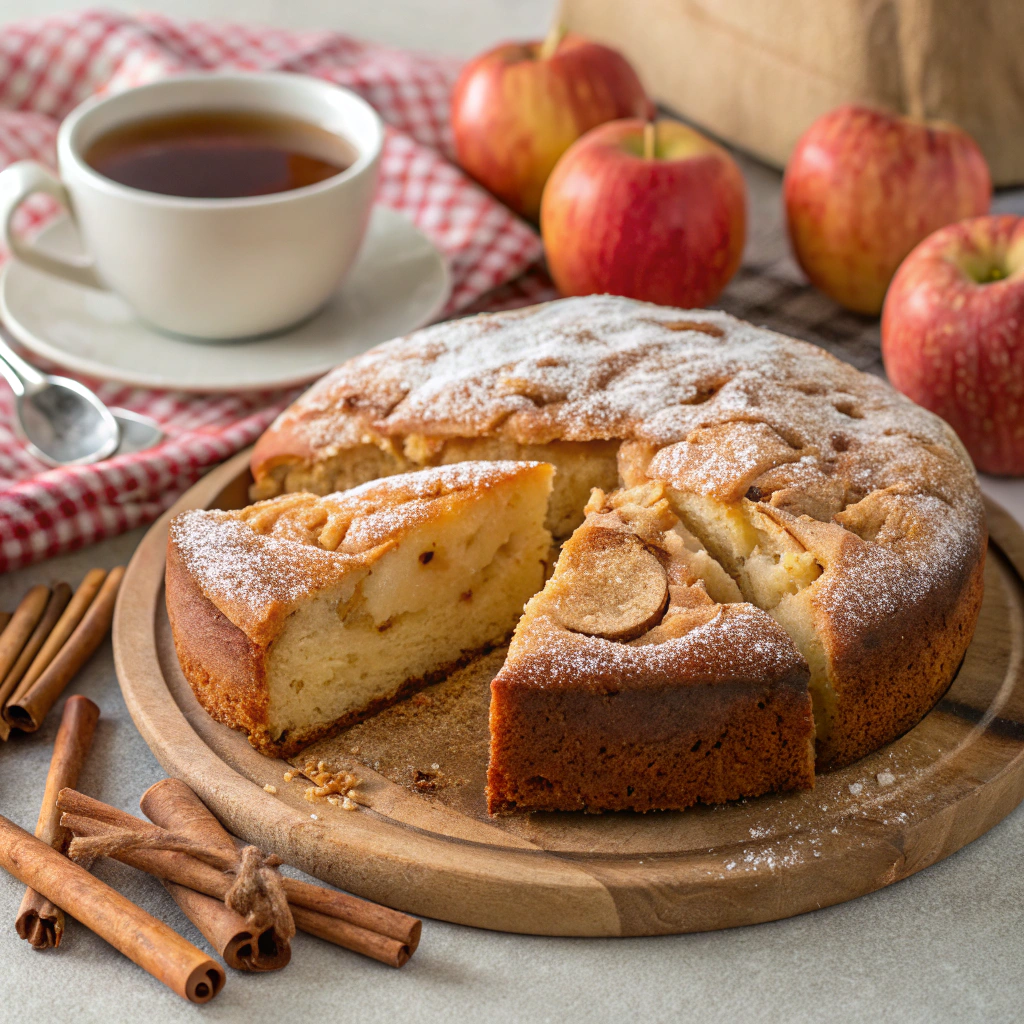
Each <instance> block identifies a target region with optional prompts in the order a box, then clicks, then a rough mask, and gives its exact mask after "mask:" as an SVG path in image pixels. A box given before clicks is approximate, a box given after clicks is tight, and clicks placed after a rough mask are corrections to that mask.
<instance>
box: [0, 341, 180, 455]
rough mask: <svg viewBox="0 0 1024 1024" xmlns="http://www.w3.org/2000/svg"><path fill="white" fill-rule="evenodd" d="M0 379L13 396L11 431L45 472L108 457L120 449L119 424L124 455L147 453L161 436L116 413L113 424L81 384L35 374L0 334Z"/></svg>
mask: <svg viewBox="0 0 1024 1024" xmlns="http://www.w3.org/2000/svg"><path fill="white" fill-rule="evenodd" d="M0 376H3V377H5V378H6V379H7V383H8V384H10V386H11V389H12V390H13V391H14V396H15V403H14V405H15V415H16V420H17V426H18V430H19V432H20V433H21V435H22V436H23V437H24V438H25V441H26V442H27V446H28V449H29V451H31V452H32V454H33V455H35V456H36V458H38V459H39V460H40V461H42V462H45V463H46V464H47V465H49V466H83V465H88V464H90V463H93V462H99V461H100V460H101V459H105V458H107V457H108V456H110V455H113V454H114V452H115V451H117V450H118V446H119V445H121V443H122V427H121V423H123V424H124V427H125V434H126V435H127V436H126V438H125V439H126V440H128V441H129V444H128V446H127V450H129V451H141V450H142V449H144V448H148V447H150V446H151V445H152V444H155V443H156V442H157V441H159V440H160V438H161V437H162V436H163V431H161V430H160V428H159V427H158V426H157V425H156V424H155V423H153V421H152V420H149V419H148V418H147V417H144V416H143V417H140V416H137V415H136V414H135V413H129V412H127V411H126V410H119V412H120V414H121V421H120V423H119V421H118V418H117V417H115V416H114V414H113V413H111V411H110V410H109V409H108V408H107V407H106V406H105V405H104V404H103V403H102V402H101V401H100V400H99V398H97V396H96V395H95V394H94V393H93V392H92V391H90V390H89V388H87V387H85V385H84V384H79V382H78V381H76V380H71V379H70V378H69V377H55V376H52V375H51V374H47V373H40V371H39V370H37V369H36V368H35V367H34V366H31V365H30V364H29V363H26V362H25V360H24V359H22V358H21V357H20V356H19V355H18V354H17V353H16V352H15V351H14V350H13V349H12V348H11V347H10V345H9V344H8V343H7V341H6V338H5V337H4V332H0ZM147 442H148V443H147Z"/></svg>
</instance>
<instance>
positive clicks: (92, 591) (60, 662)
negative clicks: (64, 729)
mask: <svg viewBox="0 0 1024 1024" xmlns="http://www.w3.org/2000/svg"><path fill="white" fill-rule="evenodd" d="M122 576H124V566H118V567H117V568H115V569H111V570H110V572H107V571H106V569H92V570H90V571H89V572H88V573H86V576H85V579H84V580H82V582H81V584H80V585H79V587H78V589H77V590H76V591H75V592H74V594H72V593H71V587H69V586H68V584H67V583H56V584H54V586H53V587H52V588H51V587H46V586H42V585H40V586H36V587H33V588H32V589H31V590H30V591H29V592H28V593H27V594H26V595H25V596H24V598H22V600H21V603H20V604H19V605H18V607H17V609H16V610H15V612H14V613H13V614H9V613H7V612H3V613H0V740H6V739H7V738H8V737H9V736H10V734H11V730H12V729H21V730H22V731H23V732H34V731H35V730H36V729H38V728H39V726H40V725H42V722H43V719H44V718H45V717H46V715H47V712H49V710H50V708H52V707H53V705H54V703H55V702H56V700H57V698H58V697H59V696H60V695H61V694H62V693H63V692H64V688H65V687H66V686H67V685H68V683H69V682H70V681H71V679H72V678H73V677H74V676H75V674H76V673H77V672H78V670H79V669H80V668H81V667H82V666H83V665H84V664H85V663H86V661H88V659H89V657H90V656H91V655H92V653H93V651H95V650H96V648H97V647H99V645H100V643H101V642H102V641H103V638H104V637H105V636H106V635H107V632H108V630H109V629H110V623H111V621H112V620H113V617H114V604H115V602H116V601H117V591H118V588H119V587H120V586H121V578H122Z"/></svg>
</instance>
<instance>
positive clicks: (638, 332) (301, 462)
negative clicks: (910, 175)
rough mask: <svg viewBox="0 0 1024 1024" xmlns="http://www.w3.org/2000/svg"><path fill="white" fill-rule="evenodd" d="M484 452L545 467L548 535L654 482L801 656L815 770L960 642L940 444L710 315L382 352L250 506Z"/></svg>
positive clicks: (955, 481) (961, 548) (569, 314)
mask: <svg viewBox="0 0 1024 1024" xmlns="http://www.w3.org/2000/svg"><path fill="white" fill-rule="evenodd" d="M490 459H529V460H537V461H543V462H547V463H550V464H551V465H552V466H554V468H555V471H556V472H555V478H554V490H553V493H552V496H551V502H550V504H549V508H548V515H547V527H548V529H549V530H550V531H551V533H552V534H553V536H554V537H555V539H556V540H557V541H564V540H565V539H566V538H567V537H569V536H570V535H571V534H572V532H573V530H575V529H576V528H577V527H578V526H579V525H580V524H581V523H582V522H583V518H584V507H585V506H586V505H587V501H588V500H589V496H590V492H591V489H592V488H595V487H596V488H599V489H600V490H602V491H604V492H611V491H613V490H614V489H615V488H617V487H623V486H624V487H629V488H633V487H637V486H641V485H644V484H646V483H658V484H661V485H663V486H664V488H665V490H664V495H665V498H666V500H667V501H668V502H669V505H670V507H671V510H672V513H673V514H674V515H675V516H677V517H678V519H679V520H680V521H681V523H682V524H683V526H684V527H685V529H686V530H687V531H688V532H689V533H690V534H692V535H693V536H694V537H696V538H697V539H698V540H699V542H700V544H701V545H702V548H703V550H704V551H705V552H706V554H707V557H708V558H710V559H712V560H713V561H714V562H715V563H716V564H717V565H718V566H720V567H721V569H722V570H723V572H724V574H725V575H726V576H727V577H728V578H729V579H730V580H731V581H732V583H733V584H734V585H735V587H736V588H737V589H738V591H739V593H740V595H741V596H742V598H743V600H744V602H746V603H747V604H749V605H753V606H755V607H757V608H758V609H760V610H762V611H763V612H765V613H766V614H767V615H768V616H770V617H771V618H772V619H773V620H774V621H775V622H776V623H778V625H779V626H781V627H782V628H783V629H784V630H785V631H786V632H787V633H788V635H789V637H790V638H791V640H792V642H793V644H794V645H795V647H796V649H797V650H799V652H800V654H801V656H802V658H803V659H804V662H805V663H806V665H807V668H808V671H809V673H810V676H809V688H810V693H811V699H812V704H813V715H814V723H815V732H816V752H817V766H818V768H819V769H824V768H828V767H836V766H840V765H844V764H848V763H849V762H851V761H854V760H856V759H857V758H859V757H862V756H863V755H864V754H866V753H868V752H869V751H872V750H874V749H876V748H878V747H879V746H881V745H882V744H884V743H887V742H889V741H890V740H892V739H894V738H895V737H897V736H899V735H900V734H901V733H903V732H904V731H906V730H907V729H909V728H910V727H911V726H912V725H914V724H915V723H916V722H917V721H918V720H919V719H920V718H921V717H922V716H923V715H924V714H925V713H926V712H927V711H928V710H929V709H930V708H931V707H932V705H933V704H934V703H935V701H936V700H937V699H938V698H939V697H940V696H941V694H942V693H943V692H944V691H945V689H946V688H947V687H948V685H949V683H950V682H951V680H952V678H953V676H954V674H955V673H956V670H957V667H958V665H959V663H960V661H961V659H962V657H963V655H964V652H965V651H966V648H967V645H968V644H969V642H970V640H971V636H972V634H973V630H974V625H975V621H976V619H977V615H978V611H979V608H980V604H981V597H982V573H983V568H984V558H985V550H986V543H987V533H986V526H985V517H984V510H983V505H982V501H981V493H980V490H979V488H978V482H977V478H976V476H975V473H974V469H973V466H972V465H971V462H970V459H969V457H968V456H967V454H966V452H965V451H964V449H963V446H962V445H961V444H960V442H959V441H958V440H957V438H956V435H955V434H954V433H953V431H952V430H951V429H950V428H949V427H948V426H947V425H946V424H945V423H944V422H943V421H942V420H940V419H939V418H938V417H936V416H934V415H932V414H931V413H929V412H928V411H926V410H925V409H922V408H920V407H919V406H917V405H914V404H913V403H912V402H910V401H909V400H908V399H906V398H905V397H903V396H902V395H900V394H898V393H897V392H896V391H894V390H893V389H892V388H891V387H889V385H888V384H886V383H885V382H884V381H883V380H881V379H878V378H876V377H873V376H870V375H868V374H865V373H861V372H859V371H858V370H856V369H855V368H853V367H852V366H849V365H848V364H846V363H843V362H841V361H840V360H838V359H836V358H834V357H833V356H831V355H829V354H828V353H827V352H825V351H824V350H822V349H820V348H818V347H816V346H814V345H810V344H807V343H805V342H800V341H796V340H794V339H792V338H788V337H786V336H784V335H781V334H777V333H775V332H772V331H768V330H764V329H761V328H758V327H755V326H753V325H751V324H748V323H744V322H742V321H740V320H737V319H735V318H733V317H731V316H729V315H727V314H725V313H721V312H714V311H699V310H680V309H671V308H668V307H661V306H654V305H650V304H647V303H642V302H636V301H633V300H630V299H623V298H616V297H612V296H589V297H586V298H574V299H565V300H561V301H558V302H552V303H547V304H544V305H541V306H535V307H531V308H529V309H519V310H515V311H512V312H505V313H495V314H488V315H481V316H476V317H468V318H466V319H463V320H457V321H454V322H449V323H443V324H439V325H437V326H434V327H429V328H426V329H425V330H422V331H418V332H416V333H414V334H412V335H410V336H408V337H406V338H400V339H397V340H395V341H392V342H388V343H386V344H384V345H380V346H378V347H377V348H375V349H372V350H370V351H369V352H367V353H365V354H363V355H361V356H358V357H356V358H354V359H351V360H349V361H348V362H346V363H344V364H343V365H341V366H340V367H338V368H337V369H336V370H334V371H333V372H332V373H330V374H328V375H327V376H326V377H325V378H323V380H321V381H320V382H319V383H318V384H316V385H314V386H313V387H312V388H311V389H310V390H309V391H308V392H307V393H306V394H305V395H303V396H302V397H300V398H299V399H298V400H297V401H296V402H295V403H294V404H293V405H292V406H291V407H290V408H289V409H287V410H285V412H284V413H282V415H281V416H280V417H279V418H278V419H277V421H276V422H275V423H274V424H273V425H272V426H271V427H270V428H269V430H267V432H266V433H265V434H264V435H263V437H262V438H261V439H260V441H259V442H258V444H257V445H256V448H255V450H254V453H253V458H252V470H253V477H254V481H255V483H254V485H253V491H252V494H253V497H254V498H266V497H270V496H273V495H278V494H282V493H286V492H294V491H311V492H314V493H321V494H322V493H327V492H330V491H334V490H338V489H343V488H347V487H351V486H354V485H357V484H360V483H362V482H363V481H365V480H368V479H374V478H377V477H386V476H388V475H389V474H393V473H400V472H407V471H409V470H410V469H417V468H421V467H424V466H433V465H446V464H458V463H462V462H464V461H467V460H490ZM709 596H711V597H712V599H714V600H718V601H721V597H720V596H716V595H713V594H710V592H709ZM610 642H619V643H621V641H610ZM736 642H737V643H741V642H742V641H741V640H740V639H739V638H737V641H736ZM628 657H634V655H629V656H628Z"/></svg>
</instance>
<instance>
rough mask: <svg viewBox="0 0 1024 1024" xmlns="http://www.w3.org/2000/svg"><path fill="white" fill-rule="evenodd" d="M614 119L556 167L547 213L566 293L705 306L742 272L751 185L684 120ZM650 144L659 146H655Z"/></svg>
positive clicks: (550, 250)
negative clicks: (652, 123) (606, 294)
mask: <svg viewBox="0 0 1024 1024" xmlns="http://www.w3.org/2000/svg"><path fill="white" fill-rule="evenodd" d="M645 128H647V126H646V125H645V123H644V122H643V121H637V120H629V121H613V122H611V123H610V124H605V125H601V126H600V127H599V128H594V129H593V130H591V131H589V132H588V133H587V134H586V135H584V136H583V138H582V139H580V140H579V142H576V143H574V144H573V146H572V147H571V148H570V149H569V151H568V152H567V153H566V154H565V156H563V157H562V159H561V160H559V162H558V165H557V166H556V167H555V170H554V172H553V173H552V175H551V178H550V179H549V181H548V185H547V188H546V189H545V190H544V202H543V204H542V207H541V215H540V223H541V234H542V235H543V236H544V249H545V252H546V254H547V259H548V267H549V269H550V271H551V276H552V277H553V278H554V280H555V284H556V285H557V286H558V289H559V291H560V292H562V294H563V295H589V294H591V293H593V292H609V293H611V294H614V295H626V296H629V297H630V298H634V299H645V300H647V301H648V302H657V303H660V304H662V305H667V306H691V307H692V306H706V305H707V304H708V303H710V302H713V301H714V300H715V299H716V298H717V297H718V295H719V293H720V292H721V291H722V289H723V288H724V287H725V286H726V284H728V282H729V279H730V278H731V277H732V275H733V274H734V273H736V268H737V267H739V265H740V258H741V257H742V255H743V242H744V239H745V236H746V221H747V198H746V185H745V183H744V181H743V175H742V174H741V173H740V169H739V167H737V166H736V162H735V161H734V160H733V159H732V157H731V156H729V154H728V153H727V152H726V151H725V150H724V149H722V147H721V146H718V145H716V144H715V143H714V142H712V141H711V140H710V139H708V138H705V137H704V136H703V135H701V134H700V132H697V131H694V129H693V128H689V127H687V126H686V125H684V124H680V123H679V122H678V121H659V122H658V123H657V125H656V126H653V128H649V129H648V131H649V132H650V135H649V136H648V139H647V145H646V146H645ZM652 136H653V138H652Z"/></svg>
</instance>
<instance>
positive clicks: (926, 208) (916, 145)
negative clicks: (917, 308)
mask: <svg viewBox="0 0 1024 1024" xmlns="http://www.w3.org/2000/svg"><path fill="white" fill-rule="evenodd" d="M783 191H784V196H785V204H786V220H787V223H788V226H789V239H790V242H791V243H792V246H793V252H794V254H795V255H796V258H797V261H798V262H799V263H800V266H801V267H803V270H804V273H805V274H806V275H807V276H808V277H809V278H810V279H811V283H812V284H814V286H815V287H817V288H820V289H821V290H822V291H823V292H824V293H825V294H826V295H828V296H830V297H831V298H833V299H835V301H836V302H838V303H841V304H842V305H844V306H846V307H847V308H848V309H852V310H855V311H857V312H858V313H870V314H876V313H878V311H879V310H880V309H881V308H882V300H883V299H884V298H885V289H886V288H887V287H888V286H889V282H890V281H891V280H892V275H893V274H894V273H895V272H896V268H897V267H898V266H899V265H900V262H901V261H902V260H903V258H904V257H905V256H906V255H907V253H908V252H910V250H911V249H913V248H914V246H915V245H917V243H918V242H920V241H921V240H922V239H923V238H927V237H928V235H930V234H931V233H932V232H933V231H936V230H937V229H938V228H941V227H943V226H944V225H946V224H951V223H952V222H953V221H957V220H962V219H963V218H964V217H976V216H978V215H979V214H982V213H985V212H987V210H988V207H989V202H990V201H991V198H992V179H991V177H990V176H989V172H988V165H987V164H986V163H985V158H984V157H983V156H982V155H981V150H980V149H978V147H977V145H976V144H975V142H974V140H973V139H972V138H971V137H970V136H969V135H968V134H967V133H966V132H964V131H961V130H960V129H959V128H957V127H956V126H955V125H952V124H944V123H941V122H933V123H930V124H926V123H924V122H922V121H914V120H911V119H910V118H906V117H898V116H897V115H895V114H888V113H885V112H883V111H880V110H871V109H869V108H867V107H855V106H847V107H839V108H838V109H837V110H833V111H832V112H831V113H829V114H826V115H825V116H824V117H821V118H819V119H818V120H817V121H815V122H814V124H812V125H811V127H810V128H809V129H808V130H807V132H806V133H805V134H804V135H803V137H802V138H801V139H800V141H799V142H798V143H797V146H796V149H795V150H794V151H793V155H792V156H791V157H790V160H789V165H788V166H787V167H786V179H785V184H784V189H783Z"/></svg>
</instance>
